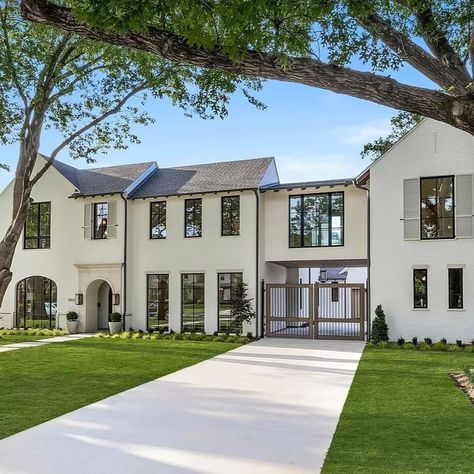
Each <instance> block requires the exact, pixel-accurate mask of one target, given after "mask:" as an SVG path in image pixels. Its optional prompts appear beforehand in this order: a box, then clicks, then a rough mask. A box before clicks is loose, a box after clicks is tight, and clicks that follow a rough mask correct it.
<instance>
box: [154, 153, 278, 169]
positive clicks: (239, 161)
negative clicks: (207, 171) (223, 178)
mask: <svg viewBox="0 0 474 474" xmlns="http://www.w3.org/2000/svg"><path fill="white" fill-rule="evenodd" d="M274 159H275V157H274V156H262V157H261V158H244V159H243V160H227V161H210V162H208V163H196V164H189V165H178V166H166V167H160V168H159V169H160V170H171V169H173V170H176V169H182V168H191V167H194V166H208V165H222V164H226V163H243V162H245V161H260V160H274Z"/></svg>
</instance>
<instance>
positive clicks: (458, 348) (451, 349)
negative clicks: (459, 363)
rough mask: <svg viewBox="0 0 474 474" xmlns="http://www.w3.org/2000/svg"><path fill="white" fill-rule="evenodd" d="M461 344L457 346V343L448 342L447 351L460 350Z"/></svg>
mask: <svg viewBox="0 0 474 474" xmlns="http://www.w3.org/2000/svg"><path fill="white" fill-rule="evenodd" d="M461 351H462V346H458V345H457V344H448V352H461Z"/></svg>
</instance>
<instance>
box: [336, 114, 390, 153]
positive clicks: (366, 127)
mask: <svg viewBox="0 0 474 474" xmlns="http://www.w3.org/2000/svg"><path fill="white" fill-rule="evenodd" d="M389 132H390V119H388V118H387V119H378V120H369V121H368V122H362V123H355V124H354V125H341V126H339V127H334V128H332V129H331V130H329V131H328V135H329V136H331V137H332V138H335V139H337V140H338V141H339V142H338V143H339V146H340V145H349V146H355V145H357V146H360V147H362V146H363V145H365V144H366V143H368V142H370V141H372V140H374V139H376V138H379V137H380V136H384V135H387V134H388V133H389Z"/></svg>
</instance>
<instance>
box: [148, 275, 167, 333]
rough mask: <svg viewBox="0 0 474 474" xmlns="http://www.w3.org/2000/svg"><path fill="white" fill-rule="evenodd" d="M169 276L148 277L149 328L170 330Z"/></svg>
mask: <svg viewBox="0 0 474 474" xmlns="http://www.w3.org/2000/svg"><path fill="white" fill-rule="evenodd" d="M168 281H169V275H167V274H150V275H147V280H146V282H147V285H146V288H147V328H148V330H150V329H153V330H155V331H168V330H169V287H168Z"/></svg>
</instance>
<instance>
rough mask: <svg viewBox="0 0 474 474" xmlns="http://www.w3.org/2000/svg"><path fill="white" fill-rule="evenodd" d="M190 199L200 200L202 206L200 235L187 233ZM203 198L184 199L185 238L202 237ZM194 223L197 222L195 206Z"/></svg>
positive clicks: (191, 199)
mask: <svg viewBox="0 0 474 474" xmlns="http://www.w3.org/2000/svg"><path fill="white" fill-rule="evenodd" d="M189 201H199V202H200V206H201V223H200V232H199V235H187V230H188V229H187V216H188V204H187V203H188V202H189ZM202 208H203V205H202V198H190V199H185V200H184V238H185V239H193V238H199V237H202ZM192 213H193V223H194V222H195V216H196V211H195V209H194V208H193V211H192Z"/></svg>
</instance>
